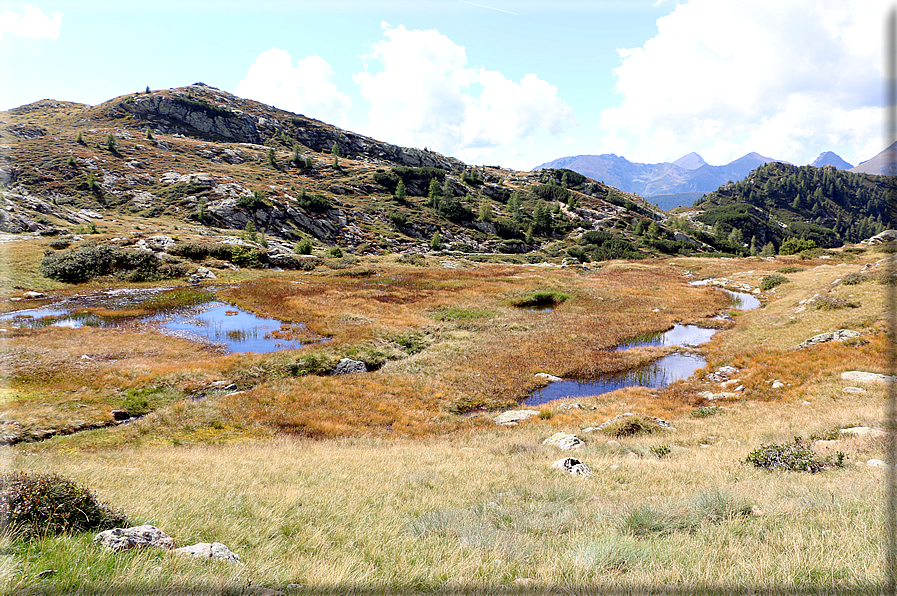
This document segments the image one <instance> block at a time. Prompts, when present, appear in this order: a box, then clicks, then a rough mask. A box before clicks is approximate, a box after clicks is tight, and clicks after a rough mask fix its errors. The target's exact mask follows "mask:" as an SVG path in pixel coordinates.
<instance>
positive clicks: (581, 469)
mask: <svg viewBox="0 0 897 596" xmlns="http://www.w3.org/2000/svg"><path fill="white" fill-rule="evenodd" d="M551 467H552V468H557V469H559V470H565V471H566V472H568V473H570V474H572V475H574V476H591V475H592V471H591V470H590V469H589V467H588V466H587V465H585V464H584V463H582V462H581V461H579V460H578V459H576V458H575V457H565V458H564V459H559V460H557V461H556V462H554V463H553V464H551Z"/></svg>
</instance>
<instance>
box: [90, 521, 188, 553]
mask: <svg viewBox="0 0 897 596" xmlns="http://www.w3.org/2000/svg"><path fill="white" fill-rule="evenodd" d="M93 543H94V544H96V545H97V546H103V547H106V548H108V549H110V550H128V549H131V548H149V547H155V548H173V547H174V538H172V537H171V536H169V535H168V534H166V533H165V532H163V531H162V530H160V529H159V528H157V527H156V526H151V525H148V524H147V525H143V526H134V527H132V528H113V529H111V530H105V531H103V532H100V533H99V534H97V535H96V536H95V537H94V539H93Z"/></svg>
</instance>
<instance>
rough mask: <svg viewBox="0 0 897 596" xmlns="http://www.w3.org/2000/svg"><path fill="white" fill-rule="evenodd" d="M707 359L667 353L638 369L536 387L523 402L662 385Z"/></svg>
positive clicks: (689, 372)
mask: <svg viewBox="0 0 897 596" xmlns="http://www.w3.org/2000/svg"><path fill="white" fill-rule="evenodd" d="M706 364H707V361H706V360H705V359H704V358H703V357H702V356H698V355H697V354H670V355H669V356H664V357H663V358H660V359H659V360H656V361H655V362H652V363H651V364H649V365H647V366H644V367H642V368H639V369H636V370H631V371H628V372H625V373H620V374H615V375H605V376H604V377H603V378H601V379H598V380H595V381H578V380H570V381H558V382H556V383H551V384H550V385H548V386H547V387H543V388H542V389H537V390H536V391H533V393H532V394H531V395H530V396H529V397H528V398H527V399H526V400H525V401H524V402H523V404H524V405H527V406H538V405H540V404H544V403H547V402H550V401H554V400H556V399H565V398H571V397H587V396H594V395H602V394H604V393H610V392H611V391H616V390H617V389H623V388H624V387H652V388H660V387H666V386H667V385H669V384H670V383H672V382H674V381H678V380H680V379H687V378H688V377H690V376H691V375H693V374H694V372H695V371H696V370H698V369H699V368H703V367H704V366H705V365H706Z"/></svg>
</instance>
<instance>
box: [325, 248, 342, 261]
mask: <svg viewBox="0 0 897 596" xmlns="http://www.w3.org/2000/svg"><path fill="white" fill-rule="evenodd" d="M327 254H328V255H330V256H331V257H333V258H334V259H341V258H342V257H343V249H341V248H340V247H339V246H333V247H331V248H330V250H328V251H327Z"/></svg>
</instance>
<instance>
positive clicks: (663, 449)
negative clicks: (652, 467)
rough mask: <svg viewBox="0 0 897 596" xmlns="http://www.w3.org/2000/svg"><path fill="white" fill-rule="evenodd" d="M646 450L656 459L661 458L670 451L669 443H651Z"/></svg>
mask: <svg viewBox="0 0 897 596" xmlns="http://www.w3.org/2000/svg"><path fill="white" fill-rule="evenodd" d="M648 452H649V453H650V454H651V455H653V456H654V457H656V458H658V459H663V458H664V457H666V456H667V455H669V454H670V453H671V452H672V449H670V446H669V445H651V446H650V447H648Z"/></svg>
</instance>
